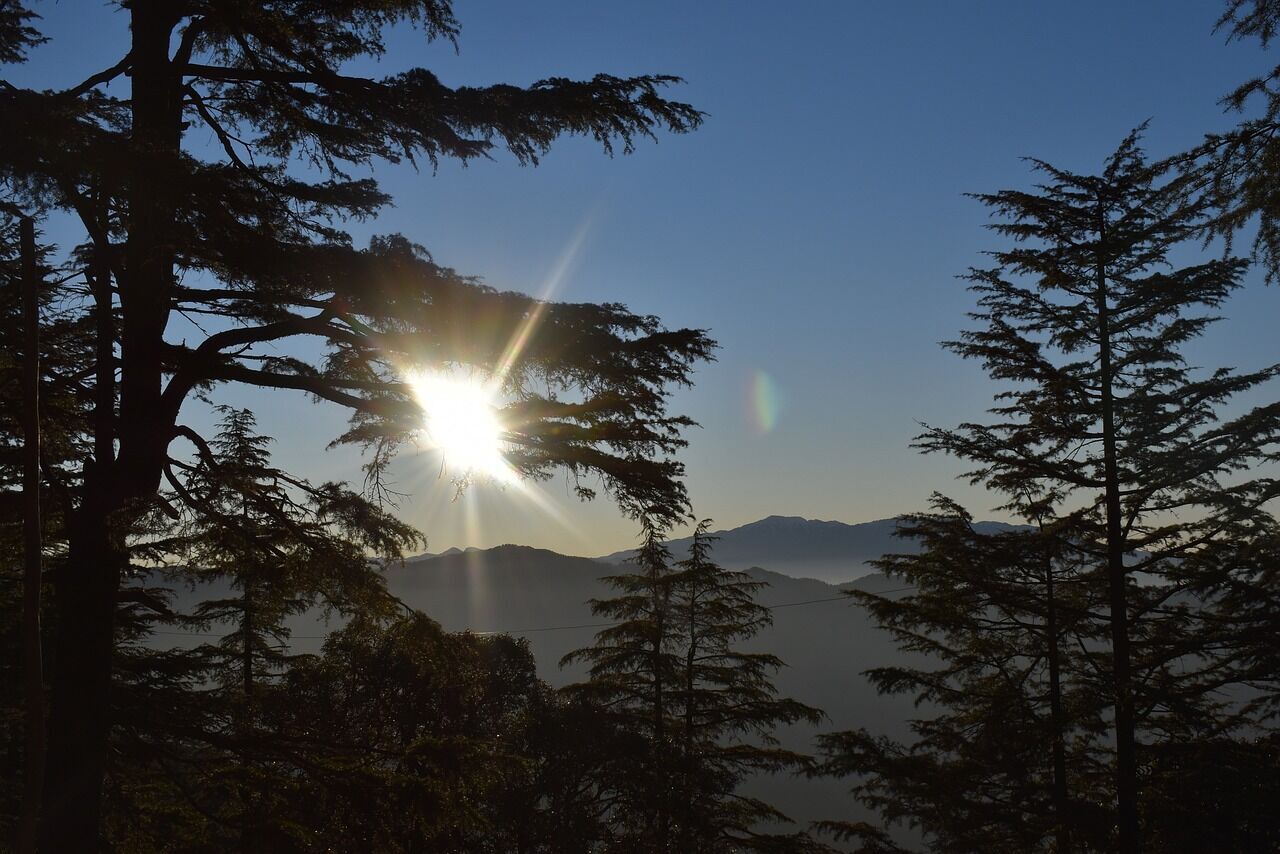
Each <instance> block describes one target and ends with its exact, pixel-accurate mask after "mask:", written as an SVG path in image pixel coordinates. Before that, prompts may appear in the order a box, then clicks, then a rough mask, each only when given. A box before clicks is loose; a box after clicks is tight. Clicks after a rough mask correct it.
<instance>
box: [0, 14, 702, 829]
mask: <svg viewBox="0 0 1280 854" xmlns="http://www.w3.org/2000/svg"><path fill="white" fill-rule="evenodd" d="M126 13H127V18H128V21H127V23H128V45H127V48H126V49H124V50H122V51H121V55H120V58H119V60H118V61H117V62H116V63H114V64H113V65H111V66H110V67H108V68H104V69H103V70H102V71H101V72H99V73H97V74H94V75H92V76H91V77H89V78H87V79H85V80H84V81H82V82H81V83H80V84H78V85H75V86H72V87H70V88H67V89H63V90H40V89H28V88H24V87H20V86H16V85H13V84H11V83H8V82H7V81H0V112H2V113H3V114H4V116H5V117H6V133H5V134H3V135H2V136H0V182H2V183H3V185H4V188H5V191H6V195H7V198H8V200H9V203H10V204H11V205H12V206H13V207H15V208H16V209H18V210H19V211H21V212H23V213H26V214H36V213H40V212H43V211H59V212H65V213H66V214H68V215H69V216H70V217H71V218H72V219H73V220H74V221H75V222H77V223H78V225H79V227H81V228H82V230H83V235H84V237H83V242H84V243H85V245H86V246H88V247H90V254H91V255H92V257H94V258H95V259H96V263H97V264H98V268H97V270H98V272H97V273H96V274H95V275H94V277H93V278H94V288H93V289H92V294H91V299H90V300H89V301H88V302H87V303H84V304H83V305H82V310H83V312H84V313H85V315H86V316H87V317H95V318H96V320H97V324H96V326H95V329H96V337H97V342H96V345H95V350H96V353H97V363H98V366H99V369H98V371H97V372H96V376H94V381H93V384H92V385H93V388H92V390H91V393H92V394H93V395H94V397H95V399H96V400H98V401H99V404H100V405H99V406H98V411H99V413H101V414H102V415H103V416H104V417H103V418H101V419H98V420H97V421H96V422H95V423H93V424H91V425H90V426H89V428H88V430H87V432H86V433H85V434H84V436H83V439H84V441H83V446H84V448H85V450H83V451H82V452H81V454H82V455H81V457H80V459H82V460H85V459H89V458H91V459H92V465H89V466H87V467H86V468H85V470H84V473H83V475H82V476H81V475H77V478H76V480H75V481H74V482H73V483H71V484H70V485H69V490H70V494H71V495H72V504H73V510H74V512H73V513H72V514H70V516H69V518H68V520H67V531H66V534H65V537H66V539H67V541H68V543H69V545H68V558H67V560H68V565H67V567H66V570H65V571H64V572H60V573H59V574H58V576H57V578H58V583H57V584H56V587H55V602H56V606H57V609H58V612H59V619H58V625H59V626H62V627H69V626H74V627H75V629H74V631H71V630H67V631H61V632H59V634H58V637H57V639H56V642H55V644H54V646H55V650H54V652H55V656H56V661H57V668H56V670H55V672H54V674H53V681H54V684H53V696H52V705H51V710H50V719H49V733H50V741H49V750H50V752H49V766H48V775H47V784H46V797H45V805H46V807H45V817H44V830H45V833H44V836H45V847H46V848H48V849H50V850H89V849H91V848H93V847H94V846H95V845H96V844H97V842H96V839H97V832H98V824H99V821H98V819H99V804H100V792H101V784H102V777H103V773H104V769H105V763H106V759H107V750H106V746H107V743H108V732H109V728H110V720H111V717H110V714H109V703H108V696H109V691H110V684H111V672H112V662H113V650H112V643H113V634H114V630H113V622H114V616H115V604H116V599H117V594H118V591H119V589H120V584H121V579H122V578H123V577H124V575H125V573H126V564H127V560H128V553H129V549H130V547H131V546H130V541H131V540H132V539H133V538H134V537H137V536H139V535H140V534H142V533H144V532H145V526H144V520H146V519H147V518H148V516H149V514H150V513H151V512H153V511H154V509H155V508H156V503H157V501H158V496H159V491H160V488H161V485H162V483H164V482H165V481H166V479H167V478H168V474H167V473H168V472H171V470H172V468H173V464H172V462H171V460H172V459H174V458H181V457H182V453H183V452H182V451H180V450H176V449H171V446H173V445H174V443H184V444H185V443H188V442H189V443H191V444H192V445H193V446H194V447H195V448H196V449H197V451H199V452H200V453H204V449H205V447H206V446H207V442H205V440H204V438H203V437H201V436H199V435H198V434H197V433H196V432H195V431H194V430H192V429H191V428H190V426H189V425H187V424H185V423H184V420H185V419H184V417H183V415H182V413H183V412H184V407H185V406H186V405H188V404H189V403H190V401H191V399H192V397H193V396H194V395H197V394H206V395H216V394H217V393H218V392H217V389H218V388H219V387H222V386H225V385H227V384H247V385H253V386H258V387H263V388H270V389H276V390H282V391H285V390H292V391H295V392H303V393H307V394H310V395H313V396H315V397H316V398H318V399H321V400H324V401H329V402H332V403H336V404H337V405H339V406H342V407H346V408H347V409H349V410H350V411H351V412H352V413H353V417H354V424H353V426H352V429H351V430H350V431H349V432H348V433H346V434H345V435H344V436H343V437H340V438H341V440H342V441H347V442H355V443H361V444H364V445H366V446H367V447H368V448H369V449H370V451H371V456H370V473H371V475H372V476H373V477H374V479H375V481H376V478H377V476H378V474H379V473H380V472H381V471H383V470H384V468H385V465H386V460H387V458H388V455H389V454H390V453H391V452H392V451H393V450H394V449H395V447H396V446H397V444H398V443H399V442H401V441H402V440H404V439H406V438H407V437H409V436H410V435H412V434H413V432H414V431H416V429H417V428H418V426H419V424H418V420H419V412H418V409H417V406H416V404H415V403H414V402H413V400H412V399H411V396H410V394H409V390H408V388H407V387H406V385H405V383H404V382H403V381H402V374H403V372H404V371H405V370H408V369H410V368H416V367H422V366H427V367H438V366H449V365H456V364H465V365H472V366H475V367H478V368H480V369H482V370H488V371H490V372H493V373H495V374H498V375H500V376H501V378H502V379H503V380H504V381H505V384H506V391H508V392H509V393H510V396H511V398H512V400H513V401H514V402H513V404H512V405H511V406H510V407H508V408H507V410H506V411H505V413H504V420H505V423H506V425H507V426H508V428H509V431H508V432H509V437H510V439H511V440H512V443H513V446H514V447H515V448H516V450H515V451H513V454H512V462H513V463H514V464H515V466H516V467H517V468H518V470H520V471H521V472H522V473H524V474H527V475H530V476H535V477H536V476H543V475H546V474H548V473H549V472H550V471H551V470H552V469H554V468H555V467H557V466H564V467H568V468H569V469H570V470H571V471H572V472H573V473H574V474H576V475H577V474H584V475H589V474H598V475H600V476H601V477H602V478H603V481H604V483H605V485H606V486H607V487H608V488H609V489H610V490H611V491H612V493H613V495H614V496H615V497H616V498H617V500H618V501H619V503H620V505H621V506H622V508H623V509H624V510H625V511H626V512H629V513H633V514H639V513H640V512H642V511H643V509H644V508H647V507H651V506H658V507H678V506H680V505H681V503H682V501H683V490H682V487H681V486H680V484H679V480H678V478H679V475H680V472H681V469H680V465H679V464H678V462H676V461H675V460H674V459H673V458H672V455H673V454H674V452H675V451H676V450H677V449H678V448H679V447H680V446H681V445H682V444H683V440H682V439H681V438H680V434H681V431H682V429H683V428H684V427H685V426H687V425H688V424H689V421H688V419H686V418H683V417H680V416H677V415H673V414H670V413H669V412H668V411H667V393H668V390H669V388H670V387H671V386H672V385H680V384H684V383H687V382H688V380H689V376H690V371H691V369H692V366H693V365H694V364H695V363H696V362H698V361H701V360H703V359H705V358H708V357H709V355H710V352H711V349H712V346H713V345H712V342H711V341H710V340H709V339H708V338H707V336H706V335H705V334H703V333H702V332H701V331H698V330H666V329H664V328H663V327H662V325H661V324H660V322H659V321H658V320H657V319H656V318H653V317H647V316H638V315H635V314H632V313H630V312H628V311H627V310H626V309H624V308H623V307H621V306H618V305H599V306H598V305H543V304H541V303H539V302H538V301H536V300H532V299H529V298H527V297H524V296H521V295H517V294H512V293H504V292H499V291H496V290H494V289H491V288H488V287H485V286H482V285H480V284H479V283H477V282H475V281H473V280H471V279H469V278H467V277H465V276H461V275H459V274H457V273H455V272H454V271H452V270H450V269H448V268H446V267H444V266H441V265H439V264H437V263H435V262H434V261H433V260H432V259H431V258H430V256H429V255H428V254H427V253H426V250H425V249H422V248H421V247H418V246H416V245H414V244H413V243H411V242H410V241H408V240H407V239H404V238H402V237H398V236H395V237H384V238H378V239H375V240H373V241H372V242H371V243H370V244H369V245H368V247H366V248H359V247H356V246H355V245H353V243H352V241H351V239H350V238H349V237H348V235H346V234H345V233H344V232H343V230H342V224H343V222H344V221H346V220H349V219H352V218H357V219H360V218H367V217H370V216H373V215H375V214H376V213H377V212H378V210H379V209H380V208H381V207H383V206H384V205H385V204H387V203H388V202H389V196H388V195H387V194H386V193H384V192H383V191H382V190H381V189H380V188H379V187H378V185H377V184H376V182H375V181H374V180H372V179H368V178H356V177H352V173H353V172H354V171H355V170H356V169H361V168H365V167H369V166H376V165H377V164H380V163H387V162H397V161H402V160H409V161H426V162H430V163H432V164H435V163H438V162H440V161H442V160H446V159H456V160H462V161H467V160H470V159H474V158H478V157H483V156H486V155H489V154H490V153H491V152H494V151H495V150H497V149H498V148H499V147H501V148H503V149H505V150H506V151H508V152H509V153H510V154H511V155H512V156H514V157H515V158H516V159H517V160H518V161H519V162H522V163H536V162H537V160H538V158H539V157H540V156H541V155H542V154H543V153H544V152H546V151H547V150H548V149H549V147H550V146H551V145H552V144H553V143H554V142H555V140H556V139H558V138H560V137H562V136H564V135H581V136H588V137H591V138H593V139H595V140H596V141H597V142H599V143H600V144H601V146H602V147H603V148H604V149H605V150H606V151H613V150H614V149H620V150H622V151H624V152H629V151H631V150H632V149H633V147H634V146H635V144H636V142H637V141H638V140H640V139H643V138H648V137H654V136H656V135H657V134H658V133H659V132H661V131H664V130H665V131H670V132H674V133H681V132H685V131H688V130H692V129H693V128H695V127H696V126H697V125H698V124H699V123H700V122H701V119H702V116H701V114H700V113H699V112H698V111H696V110H695V109H693V108H692V107H690V106H688V105H686V104H682V103H679V102H676V101H672V100H668V99H666V98H663V97H662V95H661V89H662V88H663V87H665V86H667V85H668V84H671V83H673V82H676V81H675V78H671V77H668V76H663V75H644V76H637V77H629V78H619V77H613V76H609V75H597V76H596V77H594V78H592V79H590V80H585V81H574V80H567V79H564V78H549V79H547V80H543V81H540V82H537V83H534V84H533V85H530V86H527V87H517V86H509V85H496V86H489V87H461V88H457V89H453V88H450V87H447V86H445V85H444V84H442V83H441V82H440V81H439V80H438V79H437V78H436V77H435V76H434V75H433V74H432V73H431V72H430V71H428V70H426V69H420V68H418V69H410V70H407V71H404V72H401V73H398V74H393V75H390V76H388V77H385V78H382V79H372V78H365V77H360V76H355V75H353V74H351V73H350V64H351V63H353V62H356V61H358V60H360V59H362V58H367V57H378V56H380V55H382V54H383V53H384V52H385V50H386V43H385V42H384V39H383V34H384V32H385V31H386V30H387V29H388V28H389V27H391V26H392V25H395V24H397V23H407V24H412V25H416V26H417V27H418V28H419V30H420V32H422V34H423V36H424V39H425V40H428V41H429V40H444V41H446V42H452V41H454V40H455V39H456V38H457V36H458V25H457V22H456V20H455V18H454V16H453V13H452V8H451V5H450V3H449V2H448V1H447V0H415V2H401V3H390V4H388V3H383V2H373V0H369V2H355V3H347V4H341V5H340V6H338V7H334V6H333V5H332V4H328V3H323V2H313V0H296V1H295V0H291V1H290V2H272V3H250V4H245V3H241V2H237V0H215V2H206V3H202V4H199V5H198V6H176V5H174V4H172V3H168V2H164V0H137V2H131V3H129V4H127V6H126ZM42 38H43V35H42V34H41V33H40V32H39V31H38V29H37V28H36V27H35V19H34V18H33V16H32V15H31V14H30V12H29V10H28V9H27V7H26V5H25V4H23V3H17V4H15V3H9V4H6V6H5V8H4V10H3V11H0V56H2V57H3V58H4V59H6V60H13V61H20V60H22V58H23V57H24V56H25V54H26V53H27V51H28V50H29V49H30V48H31V47H33V46H34V45H36V44H38V43H39V42H40V41H41V40H42ZM124 76H128V78H129V80H130V86H129V87H127V92H128V94H127V95H126V96H123V97H122V96H120V95H118V94H116V93H118V92H120V91H121V90H120V87H119V86H116V87H113V88H112V89H111V90H110V91H109V90H108V88H107V87H108V84H111V83H113V82H118V81H119V80H120V79H121V78H123V77H124ZM205 134H208V135H211V138H212V139H214V140H216V145H214V146H213V147H212V148H210V147H208V146H201V145H198V144H195V145H193V144H189V143H188V138H189V137H193V136H197V135H198V136H200V138H203V136H204V135H205ZM300 167H301V168H300ZM308 169H309V170H310V171H307V170H308ZM181 317H187V318H199V319H200V326H199V327H196V326H195V325H194V324H193V325H192V326H190V327H186V326H184V329H183V332H182V335H180V336H176V335H175V334H174V333H172V332H170V333H169V336H168V337H166V330H167V329H170V327H173V326H176V325H177V324H178V323H179V322H180V321H178V320H176V318H181ZM533 326H536V327H537V334H533V335H528V334H526V333H528V332H529V330H530V329H531V328H533ZM200 328H204V329H208V330H209V332H208V334H207V335H206V334H203V333H201V332H200ZM526 338H527V339H528V342H527V344H526V345H525V346H524V348H523V349H518V350H517V349H512V348H510V347H509V344H510V343H511V342H512V341H514V340H524V339H526ZM306 339H310V340H311V341H312V342H313V343H315V342H318V343H319V345H320V346H319V347H311V346H308V347H297V348H294V347H292V345H293V343H294V342H297V341H300V340H306ZM317 352H320V353H321V355H319V356H316V355H315V354H316V353H317ZM91 375H92V372H91ZM535 377H536V378H537V379H538V381H539V388H544V389H549V390H550V393H549V394H538V393H536V392H535V391H534V390H533V388H532V384H531V382H529V381H530V380H531V379H533V378H535ZM108 414H110V415H111V417H106V416H107V415H108ZM90 448H91V449H92V451H89V450H88V449H90ZM76 468H77V471H78V470H79V469H80V467H79V466H77V467H76ZM579 492H580V494H581V495H583V496H584V497H586V496H589V495H590V494H591V490H590V489H589V488H587V487H585V486H582V487H581V488H580V490H579ZM180 500H185V498H182V499H180Z"/></svg>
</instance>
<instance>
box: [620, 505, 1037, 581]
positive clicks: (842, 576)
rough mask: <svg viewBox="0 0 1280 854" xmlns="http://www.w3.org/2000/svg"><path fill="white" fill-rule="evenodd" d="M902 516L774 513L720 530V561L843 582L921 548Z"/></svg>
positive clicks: (994, 525) (988, 525)
mask: <svg viewBox="0 0 1280 854" xmlns="http://www.w3.org/2000/svg"><path fill="white" fill-rule="evenodd" d="M975 527H976V528H977V529H978V530H979V531H982V532H984V533H995V532H997V531H1002V530H1009V529H1010V528H1012V526H1011V525H1006V524H1004V523H1002V522H978V523H976V524H975ZM897 528H898V520H897V519H878V520H876V521H874V522H861V523H859V524H856V525H850V524H847V523H845V522H823V521H819V520H817V519H805V518H802V517H800V516H769V517H767V518H765V519H761V520H760V521H758V522H751V523H750V524H747V525H742V526H741V527H738V528H731V529H729V530H727V531H716V532H715V535H716V536H717V537H719V538H720V539H719V540H718V541H717V542H716V546H715V559H716V562H717V563H719V564H721V565H722V566H725V567H728V568H730V569H747V568H748V567H752V566H764V567H768V568H769V569H771V570H773V571H774V572H780V573H782V574H784V575H790V576H792V577H793V578H816V579H820V580H822V581H829V582H833V583H840V582H844V581H850V580H852V579H855V578H858V577H860V576H863V575H867V574H869V573H873V572H875V571H876V570H875V567H873V566H869V565H868V564H869V562H870V561H873V560H877V559H879V558H880V557H882V556H883V555H886V554H893V553H898V552H912V551H915V544H914V543H913V542H912V541H911V540H904V539H902V538H900V537H895V536H894V531H896V530H897ZM690 542H691V539H690V538H688V537H685V538H682V539H678V540H672V541H671V543H670V546H671V550H672V552H673V553H676V554H678V555H684V554H686V553H687V552H688V549H689V543H690ZM633 554H634V551H630V550H628V551H621V552H614V553H613V554H611V555H605V556H604V557H602V558H600V560H603V561H606V562H609V563H617V562H619V561H623V560H626V559H627V558H629V557H630V556H631V555H633Z"/></svg>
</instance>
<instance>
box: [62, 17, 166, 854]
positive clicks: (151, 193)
mask: <svg viewBox="0 0 1280 854" xmlns="http://www.w3.org/2000/svg"><path fill="white" fill-rule="evenodd" d="M128 8H129V11H130V21H131V31H132V36H133V44H132V55H133V68H132V72H131V80H132V87H133V91H132V97H131V102H132V108H133V113H132V119H133V129H132V138H131V147H130V152H129V157H130V165H129V171H130V186H129V210H128V218H127V222H128V238H127V240H126V243H125V253H124V257H125V265H124V267H125V274H124V275H123V276H122V277H121V278H120V280H119V291H120V309H121V318H122V324H121V336H120V361H121V376H120V389H119V391H120V428H119V431H118V434H117V435H118V438H119V455H118V457H117V458H116V460H115V461H114V463H108V462H107V461H106V460H99V461H97V463H96V464H95V465H94V466H92V467H91V468H88V470H87V472H86V477H85V494H84V497H83V499H82V503H81V506H80V508H79V509H78V510H77V511H76V513H75V515H74V519H73V520H72V523H71V525H70V531H69V540H70V546H69V552H68V560H67V566H66V568H65V570H64V571H63V572H62V574H61V576H60V577H59V579H58V581H57V583H56V586H55V594H56V601H57V605H58V611H57V618H58V636H57V642H56V645H55V650H56V659H55V664H56V669H55V672H54V690H53V702H52V707H51V710H50V716H49V762H48V770H47V775H46V782H45V810H44V820H43V822H42V833H41V838H42V845H41V848H42V850H43V851H45V852H48V854H61V852H72V851H74V852H92V851H95V850H97V849H98V847H99V824H100V818H101V802H102V786H103V778H104V774H105V771H106V757H107V741H108V737H109V728H110V716H109V703H110V688H111V673H112V655H113V648H114V642H113V641H114V638H113V635H114V622H115V608H116V597H117V594H118V592H119V586H120V577H121V572H122V570H123V568H124V566H125V563H126V561H127V553H126V551H125V543H126V540H127V536H128V533H129V530H130V527H131V525H132V523H133V520H134V519H136V518H137V515H138V514H139V513H140V512H142V511H144V510H145V509H146V506H147V504H148V503H149V502H150V500H151V499H152V498H153V497H154V496H155V494H156V492H157V490H158V488H159V485H160V477H161V475H162V473H163V467H164V461H165V455H166V449H167V446H168V441H169V437H170V434H171V432H172V429H173V415H172V413H166V411H165V408H164V407H162V406H161V405H160V404H161V384H162V381H163V346H164V342H163V336H164V329H165V325H166V323H167V319H168V308H169V300H170V292H171V289H172V285H173V263H174V247H173V241H172V239H171V236H170V235H171V231H172V224H173V220H174V192H175V188H174V184H175V181H176V175H175V174H173V169H172V166H173V164H175V163H176V162H177V155H178V153H179V148H180V143H181V134H182V113H181V102H180V99H179V82H180V81H179V78H178V77H177V75H176V73H175V69H174V68H173V67H172V63H171V62H170V59H169V42H170V35H171V32H172V30H173V27H174V26H175V24H176V21H177V18H176V17H175V15H176V14H177V13H176V12H175V10H174V9H173V8H172V7H171V6H170V4H168V3H166V2H162V0H134V2H133V3H130V4H129V7H128ZM102 352H103V351H102V350H101V349H100V350H99V358H101V355H102ZM100 368H101V365H100ZM99 376H100V377H101V372H100V374H99ZM102 414H103V415H105V413H102ZM98 420H99V424H101V421H102V420H105V419H103V418H100V419H98ZM99 429H102V428H101V426H99ZM115 438H116V436H114V435H113V436H111V437H110V439H104V438H103V437H102V436H97V437H95V439H96V441H95V446H96V447H97V448H98V449H99V451H100V452H101V450H102V449H104V448H106V447H113V445H114V439H115ZM108 441H110V442H111V443H112V444H111V445H108V444H107V442H108ZM104 455H105V456H109V454H104Z"/></svg>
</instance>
